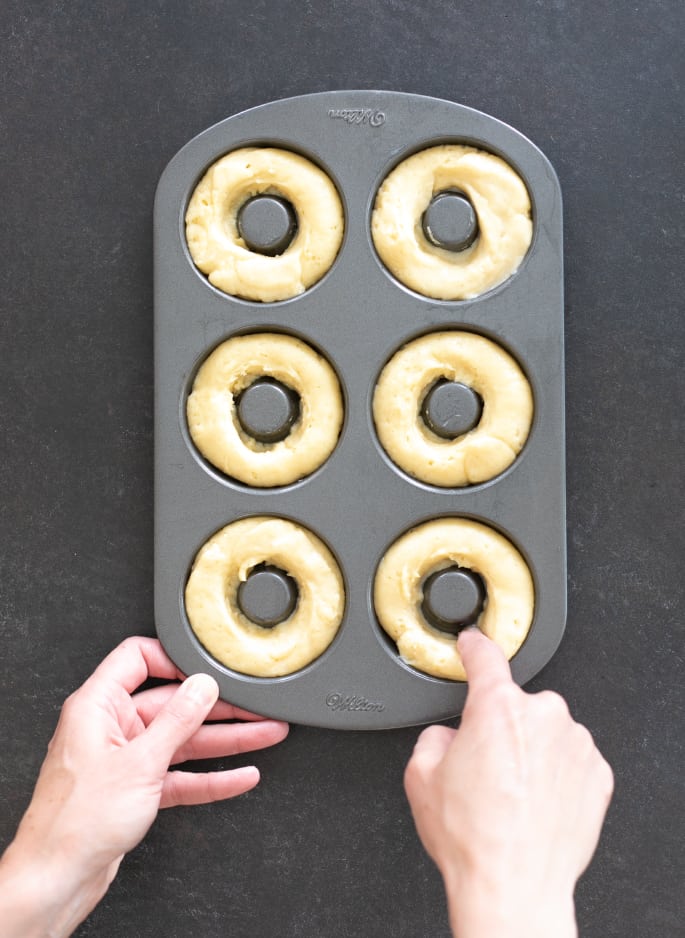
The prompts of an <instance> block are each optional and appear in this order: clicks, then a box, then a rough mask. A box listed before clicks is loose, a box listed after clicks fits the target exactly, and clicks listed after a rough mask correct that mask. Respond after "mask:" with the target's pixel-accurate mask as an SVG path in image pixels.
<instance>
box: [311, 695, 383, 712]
mask: <svg viewBox="0 0 685 938" xmlns="http://www.w3.org/2000/svg"><path fill="white" fill-rule="evenodd" d="M326 706H327V707H330V708H331V710H364V711H369V710H376V711H378V712H379V713H380V711H381V710H385V704H382V703H381V702H380V700H367V699H366V697H357V696H356V695H352V696H350V695H348V696H345V694H338V693H333V694H329V695H328V697H326Z"/></svg>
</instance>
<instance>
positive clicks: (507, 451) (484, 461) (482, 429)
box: [373, 331, 533, 487]
mask: <svg viewBox="0 0 685 938" xmlns="http://www.w3.org/2000/svg"><path fill="white" fill-rule="evenodd" d="M440 378H445V379H447V380H448V381H455V382H458V383H460V384H464V385H466V386H467V387H470V388H472V389H473V390H474V391H476V392H477V393H478V394H479V395H480V397H481V399H482V401H483V411H482V414H481V418H480V420H479V422H478V424H477V425H476V426H475V427H473V429H471V430H469V432H468V433H464V434H462V435H461V436H459V437H456V439H454V440H445V439H443V438H441V437H439V436H437V434H435V433H433V432H432V430H430V429H429V427H428V426H427V425H426V423H425V422H424V420H423V418H422V417H421V405H422V402H423V399H424V397H425V396H426V393H427V392H428V391H429V390H430V388H431V387H432V386H433V385H434V384H435V382H436V381H438V380H440ZM373 417H374V422H375V424H376V432H377V433H378V438H379V440H380V442H381V444H382V446H383V448H384V449H385V451H386V452H387V454H388V455H389V456H390V458H391V459H392V460H393V461H394V462H395V463H396V464H397V465H398V466H399V467H400V468H401V469H403V470H404V471H405V472H407V473H409V475H412V476H414V477H415V478H417V479H419V480H421V481H422V482H426V483H428V484H429V485H439V486H442V487H452V486H463V485H473V484H475V483H478V482H485V481H487V480H488V479H492V478H494V477H495V476H497V475H499V474H500V473H501V472H503V471H504V470H505V469H506V468H507V466H509V465H511V463H512V462H513V461H514V459H516V456H517V455H518V453H519V452H520V450H521V448H522V447H523V445H524V443H525V442H526V439H527V437H528V434H529V431H530V425H531V421H532V418H533V395H532V392H531V389H530V385H529V384H528V381H527V379H526V377H525V375H524V374H523V372H522V371H521V369H520V368H519V366H518V365H517V363H516V362H515V361H514V359H513V358H512V357H511V355H509V354H508V353H507V352H505V351H504V349H503V348H501V347H500V346H499V345H496V344H495V343H494V342H491V341H490V340H489V339H486V338H484V337H483V336H479V335H475V334H473V333H471V332H458V331H454V332H433V333H430V334H429V335H425V336H422V337H421V338H420V339H415V340H414V341H413V342H409V343H408V344H407V345H405V346H404V347H403V348H401V349H400V350H399V352H397V353H396V354H395V355H394V356H393V357H392V358H391V359H390V361H389V362H388V364H387V365H386V366H385V368H384V369H383V371H382V372H381V375H380V378H379V379H378V384H377V385H376V390H375V393H374V398H373Z"/></svg>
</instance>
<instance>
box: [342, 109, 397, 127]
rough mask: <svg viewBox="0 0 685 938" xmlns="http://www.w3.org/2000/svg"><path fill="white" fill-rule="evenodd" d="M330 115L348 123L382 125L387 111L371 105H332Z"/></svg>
mask: <svg viewBox="0 0 685 938" xmlns="http://www.w3.org/2000/svg"><path fill="white" fill-rule="evenodd" d="M328 116H329V117H332V118H334V119H338V120H343V121H345V122H346V123H348V124H370V126H371V127H381V126H382V125H383V124H384V123H385V112H384V111H377V110H375V109H374V108H371V107H357V108H354V107H343V108H338V107H331V108H329V109H328Z"/></svg>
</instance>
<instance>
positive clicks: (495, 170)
mask: <svg viewBox="0 0 685 938" xmlns="http://www.w3.org/2000/svg"><path fill="white" fill-rule="evenodd" d="M450 190H456V191H459V192H462V193H463V194H464V195H466V196H467V197H468V199H469V200H470V202H471V204H472V205H473V208H474V211H475V213H476V216H477V219H478V236H477V238H476V240H475V241H474V243H473V244H472V245H471V246H470V247H469V248H467V249H466V250H464V251H450V250H446V249H445V248H441V247H439V246H438V245H435V244H433V243H432V242H431V241H429V240H428V238H427V237H426V236H425V234H424V231H423V226H422V218H423V214H424V212H425V211H426V209H427V208H428V206H429V204H430V202H431V200H432V198H433V197H434V196H436V195H438V193H440V192H446V191H450ZM371 231H372V235H373V242H374V245H375V246H376V250H377V251H378V254H379V256H380V258H381V260H382V261H383V263H384V264H385V265H386V267H387V268H388V269H389V270H390V271H391V273H393V274H394V275H395V277H397V279H398V280H400V281H401V282H402V283H403V284H405V285H406V286H408V287H410V288H411V289H412V290H415V291H416V292H417V293H421V294H423V295H424V296H429V297H434V298H435V299H439V300H463V299H471V298H473V297H476V296H479V295H480V294H481V293H484V292H485V291H486V290H490V289H492V287H495V286H497V284H499V283H502V281H504V280H506V279H507V278H508V277H510V276H511V275H512V274H513V273H514V272H515V271H516V270H517V269H518V267H519V265H520V263H521V261H522V260H523V258H524V256H525V254H526V252H527V250H528V247H529V245H530V242H531V239H532V236H533V224H532V221H531V207H530V198H529V196H528V191H527V189H526V186H525V184H524V183H523V180H522V179H521V178H520V176H518V174H517V173H515V172H514V170H513V169H512V168H511V166H509V164H508V163H506V162H505V161H504V160H502V159H500V157H498V156H495V155H494V154H492V153H487V152H485V151H484V150H478V149H476V148H475V147H467V146H458V145H444V146H437V147H430V148H429V149H427V150H421V151H420V152H419V153H415V154H414V155H413V156H410V157H409V158H408V159H406V160H403V162H401V163H400V164H399V165H398V166H397V167H396V168H395V169H394V170H393V171H392V172H391V173H390V174H389V175H388V176H387V177H386V179H385V180H384V182H383V184H382V185H381V187H380V189H379V190H378V194H377V196H376V202H375V207H374V210H373V216H372V221H371Z"/></svg>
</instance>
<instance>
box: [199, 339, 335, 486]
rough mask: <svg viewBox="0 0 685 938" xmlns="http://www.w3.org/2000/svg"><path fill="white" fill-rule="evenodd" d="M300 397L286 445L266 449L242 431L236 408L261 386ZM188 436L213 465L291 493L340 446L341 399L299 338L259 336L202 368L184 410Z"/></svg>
mask: <svg viewBox="0 0 685 938" xmlns="http://www.w3.org/2000/svg"><path fill="white" fill-rule="evenodd" d="M262 377H269V378H273V379H275V380H277V381H279V382H281V383H282V384H284V385H285V386H287V387H288V388H290V389H292V390H293V391H295V392H296V393H297V394H298V395H299V398H300V414H299V417H298V419H297V421H296V422H295V423H294V424H293V426H292V428H291V431H290V433H289V434H288V436H286V438H285V439H283V440H281V441H279V442H276V443H264V442H260V441H259V440H257V439H255V438H254V437H252V436H250V435H249V434H248V433H246V432H245V430H244V429H243V428H242V425H241V423H240V420H239V417H238V412H237V407H236V400H237V398H238V397H239V395H240V393H241V392H242V391H244V390H245V389H246V388H247V387H249V386H250V385H251V384H252V383H253V382H254V381H256V380H257V379H258V378H262ZM186 411H187V419H188V430H189V432H190V436H191V438H192V440H193V442H194V443H195V445H196V446H197V448H198V450H199V451H200V453H202V455H203V456H204V457H205V458H206V459H207V460H208V461H209V462H210V463H212V465H214V466H216V467H217V468H218V469H220V470H221V471H222V472H224V473H225V474H226V475H228V476H231V477H232V478H234V479H237V480H238V481H240V482H243V483H245V484H246V485H252V486H256V487H264V488H268V487H271V486H278V485H289V484H290V483H292V482H296V481H297V480H298V479H301V478H303V477H304V476H307V475H309V474H310V473H312V472H314V470H315V469H318V467H319V466H320V465H322V464H323V463H324V462H325V460H326V459H327V458H328V457H329V456H330V454H331V452H332V451H333V449H334V448H335V446H336V443H337V441H338V436H339V435H340V428H341V426H342V420H343V399H342V392H341V390H340V384H339V382H338V379H337V377H336V374H335V372H334V371H333V368H332V367H331V366H330V365H329V363H328V362H327V361H326V360H325V359H324V358H322V356H321V355H319V354H318V353H317V352H315V351H314V349H313V348H311V347H310V346H309V345H307V344H306V343H304V342H302V341H301V340H300V339H296V338H294V337H293V336H287V335H281V334H278V333H268V332H265V333H257V334H252V335H244V336H234V337H233V338H231V339H227V340H226V341H225V342H223V343H222V344H221V345H219V346H217V348H215V349H214V351H213V352H212V353H211V354H210V355H209V356H208V357H207V359H206V360H205V361H204V362H203V364H202V366H201V367H200V369H199V371H198V373H197V376H196V378H195V382H194V384H193V389H192V392H191V394H190V395H189V397H188V402H187V406H186Z"/></svg>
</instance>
